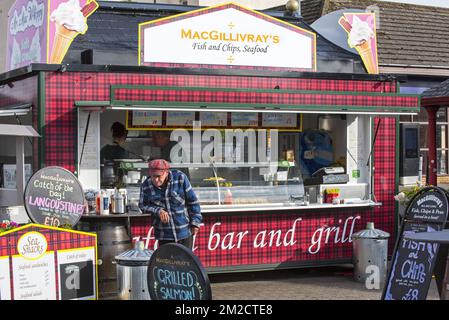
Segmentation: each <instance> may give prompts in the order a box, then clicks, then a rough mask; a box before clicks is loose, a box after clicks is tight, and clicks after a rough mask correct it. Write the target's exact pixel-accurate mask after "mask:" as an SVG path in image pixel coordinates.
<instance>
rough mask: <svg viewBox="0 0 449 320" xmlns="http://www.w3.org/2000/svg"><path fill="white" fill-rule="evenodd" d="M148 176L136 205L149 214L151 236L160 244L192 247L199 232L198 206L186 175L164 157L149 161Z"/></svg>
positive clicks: (199, 212) (199, 213)
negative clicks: (152, 228)
mask: <svg viewBox="0 0 449 320" xmlns="http://www.w3.org/2000/svg"><path fill="white" fill-rule="evenodd" d="M148 167H149V177H148V178H147V179H146V180H145V181H144V182H143V183H142V186H141V187H140V200H139V208H140V209H141V210H142V212H143V213H151V214H152V224H153V226H154V236H155V238H156V240H159V245H164V244H166V243H170V242H176V243H180V244H182V245H184V246H186V247H187V248H189V249H191V250H192V247H193V236H194V235H196V234H197V233H198V230H199V228H200V224H201V221H202V219H203V217H202V215H201V208H200V204H199V201H198V198H197V196H196V194H195V192H194V191H193V188H192V186H191V185H190V181H189V179H188V178H187V176H186V175H185V174H184V173H183V172H181V171H179V170H175V169H170V164H169V163H168V162H167V161H166V160H164V159H156V160H152V161H150V162H149V164H148Z"/></svg>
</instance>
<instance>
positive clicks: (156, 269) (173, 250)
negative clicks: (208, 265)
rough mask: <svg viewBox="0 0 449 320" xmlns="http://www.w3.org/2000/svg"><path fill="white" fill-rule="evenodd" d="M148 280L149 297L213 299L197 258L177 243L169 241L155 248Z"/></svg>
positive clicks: (207, 280) (207, 279) (202, 268)
mask: <svg viewBox="0 0 449 320" xmlns="http://www.w3.org/2000/svg"><path fill="white" fill-rule="evenodd" d="M147 280H148V289H149V291H150V297H151V299H152V300H210V299H212V292H211V288H210V282H209V278H208V276H207V273H206V271H205V270H204V267H203V265H202V264H201V262H200V260H199V259H198V257H197V256H195V255H194V254H193V253H192V251H191V250H190V249H188V248H186V247H184V246H183V245H180V244H178V243H168V244H165V245H163V246H161V247H159V248H158V249H157V250H156V251H154V253H153V255H152V256H151V259H150V263H149V266H148V271H147Z"/></svg>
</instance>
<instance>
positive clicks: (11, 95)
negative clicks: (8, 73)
mask: <svg viewBox="0 0 449 320" xmlns="http://www.w3.org/2000/svg"><path fill="white" fill-rule="evenodd" d="M11 84H12V85H13V87H12V88H10V87H9V86H8V85H3V86H0V109H1V107H6V106H11V105H15V104H22V103H31V104H33V107H34V108H36V107H37V94H38V92H37V76H33V77H30V78H26V79H23V80H19V81H12V82H11Z"/></svg>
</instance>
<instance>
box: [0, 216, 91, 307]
mask: <svg viewBox="0 0 449 320" xmlns="http://www.w3.org/2000/svg"><path fill="white" fill-rule="evenodd" d="M33 231H34V232H38V233H40V234H42V235H43V236H44V237H45V238H46V240H47V245H48V247H47V252H51V251H54V252H55V255H54V256H55V258H54V261H55V266H57V265H58V262H57V255H56V252H57V251H58V250H66V249H74V248H86V247H94V248H95V261H97V236H96V235H95V234H91V235H89V234H79V233H74V232H70V231H65V230H64V229H59V230H58V229H50V228H47V227H45V226H40V225H34V224H33V225H27V226H26V227H25V228H23V229H21V230H18V231H14V232H11V233H8V234H3V235H2V234H0V257H2V256H3V257H5V256H14V255H18V254H19V252H18V250H17V245H18V242H19V239H20V238H21V237H22V236H23V235H24V234H26V233H28V232H33ZM9 267H10V270H9V272H10V275H12V274H13V273H14V270H13V264H12V263H10V266H9ZM12 284H13V283H12V280H11V292H13V291H14V288H13V285H12ZM55 288H59V270H58V268H57V267H55ZM97 294H98V293H97ZM56 299H60V297H59V290H57V289H56Z"/></svg>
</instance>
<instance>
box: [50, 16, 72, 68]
mask: <svg viewBox="0 0 449 320" xmlns="http://www.w3.org/2000/svg"><path fill="white" fill-rule="evenodd" d="M77 34H78V32H77V31H73V30H70V29H67V28H66V27H64V25H60V24H59V25H57V26H56V32H55V37H54V39H53V47H52V49H51V54H50V61H49V63H61V62H62V59H64V57H65V54H66V53H67V50H69V47H70V44H71V43H72V41H73V39H75V37H76V36H77Z"/></svg>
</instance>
